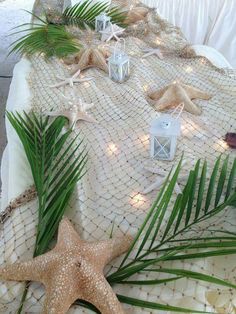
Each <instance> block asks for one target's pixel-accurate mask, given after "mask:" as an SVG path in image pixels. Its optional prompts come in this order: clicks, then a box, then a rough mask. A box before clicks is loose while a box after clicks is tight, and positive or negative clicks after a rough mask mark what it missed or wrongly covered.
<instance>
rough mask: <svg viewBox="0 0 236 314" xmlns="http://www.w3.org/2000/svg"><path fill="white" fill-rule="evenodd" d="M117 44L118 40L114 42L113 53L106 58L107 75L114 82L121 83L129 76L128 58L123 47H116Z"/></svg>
mask: <svg viewBox="0 0 236 314" xmlns="http://www.w3.org/2000/svg"><path fill="white" fill-rule="evenodd" d="M117 44H118V42H117V43H116V46H115V49H114V53H113V54H112V55H111V57H110V58H109V59H108V68H109V77H110V78H111V79H112V80H113V81H115V82H118V83H122V82H124V81H126V80H127V79H128V78H129V74H130V60H129V56H128V55H127V54H126V53H125V51H124V50H125V49H123V50H118V49H117ZM124 47H125V44H124Z"/></svg>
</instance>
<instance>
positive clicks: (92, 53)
mask: <svg viewBox="0 0 236 314" xmlns="http://www.w3.org/2000/svg"><path fill="white" fill-rule="evenodd" d="M108 57H109V52H108V50H107V49H105V48H102V47H98V46H97V47H92V46H90V47H88V48H84V49H81V51H80V52H79V53H78V54H77V55H76V56H75V57H74V58H73V60H65V63H66V64H77V65H78V70H79V69H80V70H81V71H83V70H86V69H88V68H98V69H100V70H102V71H104V72H106V73H108V65H107V58H108Z"/></svg>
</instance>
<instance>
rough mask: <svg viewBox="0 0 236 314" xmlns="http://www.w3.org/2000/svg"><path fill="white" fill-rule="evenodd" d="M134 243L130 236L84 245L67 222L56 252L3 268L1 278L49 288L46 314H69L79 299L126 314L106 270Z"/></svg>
mask: <svg viewBox="0 0 236 314" xmlns="http://www.w3.org/2000/svg"><path fill="white" fill-rule="evenodd" d="M131 241H132V238H131V237H130V236H128V235H127V236H122V237H119V238H118V237H117V238H114V239H110V240H106V241H99V242H87V241H84V240H82V239H81V238H80V237H79V235H78V233H77V232H76V231H75V230H74V228H73V226H72V224H71V223H70V222H69V220H68V219H66V218H64V219H63V220H62V221H61V223H60V225H59V230H58V239H57V244H56V246H55V248H54V249H53V250H51V251H49V252H48V253H46V254H43V255H41V256H38V257H36V258H33V259H32V260H30V261H28V262H21V263H14V264H12V265H7V266H5V267H2V268H0V278H1V279H4V280H14V281H26V280H27V281H38V282H41V283H43V285H44V286H45V288H46V298H45V302H44V308H43V312H42V313H43V314H49V313H50V314H65V313H67V311H68V310H69V308H70V306H71V304H72V303H73V302H74V301H75V300H77V299H82V300H85V301H88V302H90V303H92V304H93V305H95V306H96V307H97V308H98V309H99V310H100V312H101V313H102V314H124V310H123V309H122V306H121V304H120V302H119V301H118V299H117V297H116V295H115V293H114V292H113V290H112V288H111V286H110V285H109V284H108V282H107V281H106V279H105V277H104V274H103V269H104V267H105V265H106V264H107V263H109V262H110V261H111V260H113V259H114V258H115V257H117V256H119V255H121V254H122V253H124V252H125V251H127V250H128V248H129V246H130V244H131Z"/></svg>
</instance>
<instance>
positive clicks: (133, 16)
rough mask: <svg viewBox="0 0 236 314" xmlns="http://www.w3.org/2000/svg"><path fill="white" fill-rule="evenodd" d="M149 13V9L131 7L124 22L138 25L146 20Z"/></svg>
mask: <svg viewBox="0 0 236 314" xmlns="http://www.w3.org/2000/svg"><path fill="white" fill-rule="evenodd" d="M148 12H149V9H148V8H145V7H132V6H131V7H130V9H129V10H128V11H127V12H125V13H126V18H125V20H124V23H125V24H132V23H136V22H138V21H141V20H145V19H146V16H147V14H148Z"/></svg>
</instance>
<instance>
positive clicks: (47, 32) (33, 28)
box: [9, 20, 81, 58]
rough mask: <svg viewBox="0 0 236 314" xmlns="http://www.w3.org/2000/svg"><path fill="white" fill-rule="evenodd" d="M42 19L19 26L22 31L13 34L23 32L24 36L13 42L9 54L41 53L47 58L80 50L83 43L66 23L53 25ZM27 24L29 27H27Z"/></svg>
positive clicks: (29, 54) (30, 54) (28, 54)
mask: <svg viewBox="0 0 236 314" xmlns="http://www.w3.org/2000/svg"><path fill="white" fill-rule="evenodd" d="M40 21H41V23H40V24H39V23H38V24H23V25H20V26H19V28H20V31H18V32H15V33H13V34H16V33H23V36H22V37H20V38H19V39H17V40H16V41H14V42H13V43H12V44H11V46H10V48H11V51H10V53H9V54H11V53H13V52H16V53H20V54H21V55H26V56H32V55H34V54H39V55H43V56H45V58H50V57H52V56H56V57H58V58H62V57H66V56H68V55H70V54H74V53H77V52H78V51H79V50H80V48H81V45H79V44H78V42H76V41H75V38H74V37H73V36H72V35H71V34H70V33H69V32H68V31H67V30H66V28H65V26H64V25H53V24H48V23H46V22H45V21H42V20H40ZM26 26H28V27H27V28H26ZM22 28H23V29H22ZM13 34H12V35H13Z"/></svg>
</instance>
